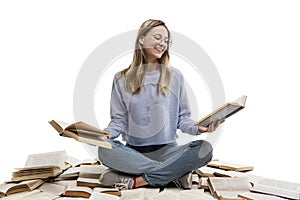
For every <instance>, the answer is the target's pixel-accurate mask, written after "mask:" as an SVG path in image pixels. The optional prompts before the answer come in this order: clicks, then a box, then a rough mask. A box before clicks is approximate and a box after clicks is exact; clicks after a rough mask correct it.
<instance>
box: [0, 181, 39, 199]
mask: <svg viewBox="0 0 300 200" xmlns="http://www.w3.org/2000/svg"><path fill="white" fill-rule="evenodd" d="M43 183H44V181H43V180H41V179H37V180H29V181H22V182H20V183H3V184H0V197H4V196H7V195H10V194H14V193H20V192H26V191H32V190H34V189H36V188H37V187H39V186H40V185H42V184H43Z"/></svg>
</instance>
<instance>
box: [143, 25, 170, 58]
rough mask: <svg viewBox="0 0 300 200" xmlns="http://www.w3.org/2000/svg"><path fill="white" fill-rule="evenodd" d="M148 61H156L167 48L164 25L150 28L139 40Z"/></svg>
mask: <svg viewBox="0 0 300 200" xmlns="http://www.w3.org/2000/svg"><path fill="white" fill-rule="evenodd" d="M139 42H140V44H141V45H142V48H143V50H144V53H145V56H146V59H147V61H148V62H154V60H155V61H157V59H159V58H161V56H162V55H163V54H164V52H165V51H166V50H167V48H168V43H169V37H168V31H167V29H166V28H165V27H164V26H157V27H154V28H152V29H151V30H150V31H149V32H148V33H147V34H146V35H145V36H142V37H141V38H140V40H139Z"/></svg>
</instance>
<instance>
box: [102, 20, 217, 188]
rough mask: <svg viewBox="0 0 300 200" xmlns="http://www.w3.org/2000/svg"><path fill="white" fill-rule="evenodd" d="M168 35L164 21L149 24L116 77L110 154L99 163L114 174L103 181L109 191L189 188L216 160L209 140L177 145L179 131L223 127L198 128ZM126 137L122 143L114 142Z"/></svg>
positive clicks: (107, 173)
mask: <svg viewBox="0 0 300 200" xmlns="http://www.w3.org/2000/svg"><path fill="white" fill-rule="evenodd" d="M170 41H171V40H170V32H169V30H168V28H167V26H166V25H165V23H164V22H162V21H160V20H152V19H150V20H147V21H145V22H144V23H143V24H142V25H141V27H140V29H139V31H138V35H137V38H136V42H135V50H134V54H133V60H132V63H131V64H130V65H129V67H128V68H126V69H124V70H123V71H121V72H119V73H117V74H116V75H115V77H114V80H113V87H112V94H111V121H110V123H109V125H108V127H107V128H106V129H105V130H107V131H110V132H112V135H111V136H110V138H109V139H108V141H109V142H110V143H111V144H112V149H105V148H101V147H99V149H98V153H99V159H100V160H101V162H102V163H103V164H104V165H106V166H108V167H109V168H110V169H109V170H107V171H105V172H104V173H103V174H102V175H101V177H100V181H101V183H102V184H104V185H106V186H116V187H124V188H126V189H131V188H136V187H140V186H144V185H150V186H165V185H166V184H168V183H169V182H172V181H174V182H175V183H176V184H177V185H180V186H181V187H182V188H185V189H188V188H191V184H192V180H191V171H192V170H195V169H197V168H199V167H201V166H203V165H206V164H207V163H208V162H209V161H210V160H211V158H212V151H213V150H212V146H211V145H210V144H209V143H208V142H207V141H205V140H197V141H193V142H190V143H188V144H186V145H182V146H178V145H177V143H176V138H177V135H176V130H177V129H180V130H181V131H182V132H184V133H188V134H192V135H199V134H201V133H203V132H212V131H214V130H215V129H216V128H217V127H218V126H219V123H218V124H216V125H214V124H211V125H209V126H208V127H198V126H195V122H194V121H193V120H192V119H191V118H190V109H189V106H188V99H187V94H186V90H185V87H184V78H183V76H182V74H181V73H180V71H178V70H177V69H174V68H172V67H170V66H169V46H170ZM119 135H122V138H123V140H124V141H125V142H126V145H124V144H123V143H121V142H119V141H117V140H114V139H115V138H117V137H118V136H119Z"/></svg>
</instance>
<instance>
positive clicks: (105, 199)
mask: <svg viewBox="0 0 300 200" xmlns="http://www.w3.org/2000/svg"><path fill="white" fill-rule="evenodd" d="M76 199H77V198H76ZM100 199H101V200H119V199H120V198H119V197H117V196H113V195H110V194H105V193H99V192H93V193H92V195H91V196H90V198H89V200H100Z"/></svg>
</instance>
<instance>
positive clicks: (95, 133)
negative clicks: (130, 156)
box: [49, 120, 111, 149]
mask: <svg viewBox="0 0 300 200" xmlns="http://www.w3.org/2000/svg"><path fill="white" fill-rule="evenodd" d="M49 123H50V124H51V126H52V127H53V128H54V129H55V130H56V131H57V132H58V133H59V135H60V136H65V137H70V138H73V139H75V140H77V141H79V142H84V143H87V144H91V145H96V146H100V147H104V148H108V149H111V144H110V143H109V142H107V136H109V135H110V134H111V133H110V132H107V131H104V130H101V129H98V128H96V127H94V126H91V125H89V124H87V123H84V122H76V123H73V124H67V123H65V122H60V121H55V120H51V121H49Z"/></svg>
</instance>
